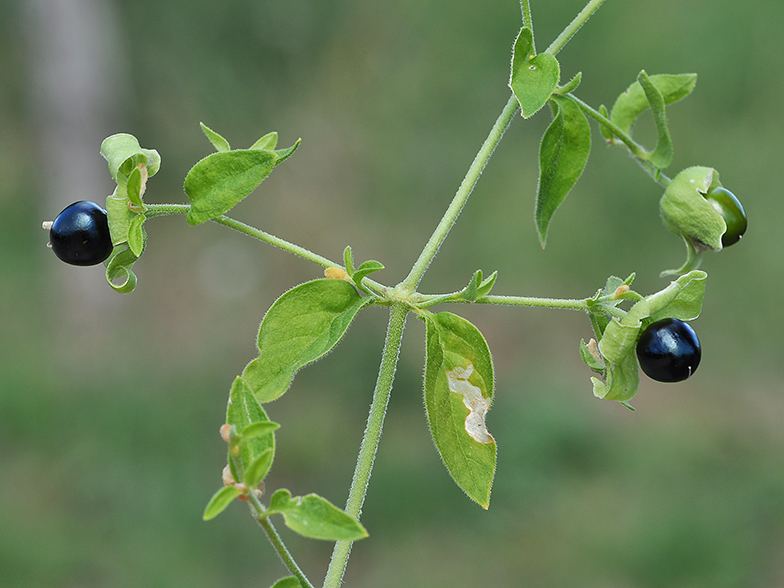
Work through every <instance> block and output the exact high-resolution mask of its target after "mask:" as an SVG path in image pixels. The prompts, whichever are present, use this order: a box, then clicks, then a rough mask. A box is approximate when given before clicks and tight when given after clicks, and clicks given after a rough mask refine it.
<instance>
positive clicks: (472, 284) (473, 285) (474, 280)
mask: <svg viewBox="0 0 784 588" xmlns="http://www.w3.org/2000/svg"><path fill="white" fill-rule="evenodd" d="M481 282H482V270H476V271H475V272H474V275H473V276H471V281H469V282H468V286H466V287H465V290H463V294H462V296H461V298H463V299H465V300H470V301H471V302H474V301H475V300H476V299H477V292H478V291H479V284H480V283H481Z"/></svg>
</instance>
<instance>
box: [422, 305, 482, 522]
mask: <svg viewBox="0 0 784 588" xmlns="http://www.w3.org/2000/svg"><path fill="white" fill-rule="evenodd" d="M424 320H425V325H426V333H427V334H426V357H425V409H426V411H427V422H428V425H429V427H430V434H431V436H432V438H433V442H434V443H435V446H436V449H437V450H438V453H439V454H440V456H441V460H442V461H443V462H444V465H445V466H446V468H447V470H448V471H449V474H450V475H451V476H452V479H453V480H454V481H455V483H457V485H458V486H459V487H460V488H462V489H463V491H464V492H465V493H466V494H467V495H468V497H469V498H471V499H472V500H474V501H475V502H477V503H479V504H480V505H481V506H482V507H484V508H488V506H489V504H490V490H491V488H492V485H493V477H494V476H495V465H496V445H495V440H494V439H493V437H492V436H491V435H490V434H489V433H488V432H487V428H486V426H485V415H486V413H487V411H488V409H489V408H490V403H491V402H492V398H493V386H494V376H493V360H492V357H491V355H490V349H489V348H488V346H487V342H486V341H485V339H484V337H483V336H482V334H481V333H480V332H479V330H478V329H477V328H476V327H475V326H474V325H472V324H471V323H470V322H469V321H467V320H466V319H464V318H462V317H459V316H457V315H455V314H452V313H449V312H442V313H439V314H435V315H432V314H426V315H424Z"/></svg>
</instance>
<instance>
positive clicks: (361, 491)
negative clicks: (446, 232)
mask: <svg viewBox="0 0 784 588" xmlns="http://www.w3.org/2000/svg"><path fill="white" fill-rule="evenodd" d="M408 310H409V309H408V306H407V305H405V304H403V303H400V302H395V303H393V304H392V308H391V309H390V312H389V326H388V327H387V338H386V341H385V342H384V350H383V351H382V354H381V367H380V369H379V372H378V379H377V380H376V389H375V390H374V392H373V402H372V403H371V405H370V413H369V415H368V421H367V426H366V427H365V433H364V435H363V436H362V444H361V446H360V449H359V456H358V458H357V465H356V468H355V470H354V478H353V480H352V482H351V490H349V494H348V501H347V502H346V513H348V514H349V515H351V516H352V517H354V518H355V519H357V520H359V517H360V515H361V514H362V505H363V503H364V502H365V495H366V494H367V488H368V483H369V482H370V473H371V471H372V470H373V461H374V459H375V457H376V451H377V450H378V443H379V441H380V439H381V431H382V429H383V427H384V416H385V415H386V412H387V405H388V404H389V396H390V392H391V391H392V382H393V381H394V378H395V368H396V367H397V359H398V356H399V354H400V344H401V341H402V340H403V329H404V328H405V324H406V315H407V314H408ZM351 545H352V542H351V541H338V542H337V543H335V549H334V551H333V552H332V559H331V560H330V562H329V569H328V570H327V575H326V577H325V578H324V588H338V587H339V586H340V584H341V582H342V581H343V575H344V573H345V571H346V564H347V563H348V557H349V554H350V553H351Z"/></svg>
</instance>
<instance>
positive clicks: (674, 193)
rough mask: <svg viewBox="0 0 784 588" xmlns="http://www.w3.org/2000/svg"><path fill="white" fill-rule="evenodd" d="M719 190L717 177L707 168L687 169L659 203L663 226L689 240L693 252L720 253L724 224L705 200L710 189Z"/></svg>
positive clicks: (675, 180) (677, 177)
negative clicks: (709, 250)
mask: <svg viewBox="0 0 784 588" xmlns="http://www.w3.org/2000/svg"><path fill="white" fill-rule="evenodd" d="M716 186H721V183H720V182H719V173H718V172H717V171H716V170H715V169H713V168H710V167H701V166H695V167H689V168H686V169H685V170H683V171H682V172H680V173H679V174H678V175H677V176H675V177H674V178H673V179H672V181H671V182H670V185H669V186H667V189H666V190H665V191H664V195H663V196H662V197H661V200H660V201H659V211H660V212H661V218H662V222H663V223H664V226H665V227H667V228H668V229H669V230H670V231H672V232H673V233H675V234H676V235H682V236H683V237H684V238H685V239H688V240H689V241H690V242H691V243H692V245H693V247H694V249H695V250H696V251H697V252H699V251H701V250H703V249H706V248H708V249H712V250H714V251H721V248H722V244H721V237H722V235H723V234H724V233H725V232H726V231H727V223H726V222H725V221H724V218H723V217H722V216H721V214H719V212H718V211H717V210H716V209H715V208H713V206H711V204H710V203H709V202H708V201H707V200H706V199H705V195H706V194H707V193H708V192H709V191H710V189H711V188H714V187H716Z"/></svg>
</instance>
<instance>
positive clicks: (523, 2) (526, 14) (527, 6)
mask: <svg viewBox="0 0 784 588" xmlns="http://www.w3.org/2000/svg"><path fill="white" fill-rule="evenodd" d="M520 8H522V10H523V25H524V26H527V27H528V28H529V29H531V33H533V31H534V21H533V19H532V18H531V3H530V2H529V0H520Z"/></svg>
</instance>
